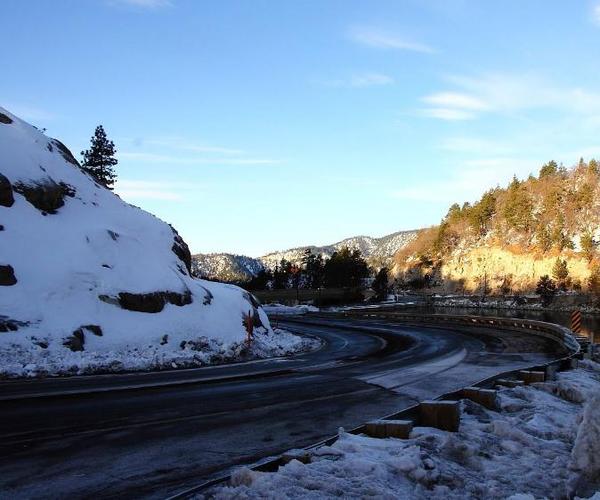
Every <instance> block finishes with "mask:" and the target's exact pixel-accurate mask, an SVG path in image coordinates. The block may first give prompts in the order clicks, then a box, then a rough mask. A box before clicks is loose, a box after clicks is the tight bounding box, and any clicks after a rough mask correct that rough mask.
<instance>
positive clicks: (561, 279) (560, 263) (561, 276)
mask: <svg viewBox="0 0 600 500" xmlns="http://www.w3.org/2000/svg"><path fill="white" fill-rule="evenodd" d="M568 276H569V268H568V266H567V261H566V260H564V259H561V258H560V257H557V258H556V262H554V266H552V277H553V278H554V279H555V280H556V283H557V284H558V287H559V288H560V289H562V290H564V289H565V288H566V281H567V277H568Z"/></svg>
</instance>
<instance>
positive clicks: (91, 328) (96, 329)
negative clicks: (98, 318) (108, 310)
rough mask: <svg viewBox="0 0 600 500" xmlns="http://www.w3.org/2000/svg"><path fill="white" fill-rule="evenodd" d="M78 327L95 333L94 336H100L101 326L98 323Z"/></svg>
mask: <svg viewBox="0 0 600 500" xmlns="http://www.w3.org/2000/svg"><path fill="white" fill-rule="evenodd" d="M79 329H80V330H87V331H88V332H90V333H93V334H94V335H96V337H102V328H100V327H99V326H98V325H82V326H81V327H80V328H79Z"/></svg>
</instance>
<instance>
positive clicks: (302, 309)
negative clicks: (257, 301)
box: [263, 303, 319, 314]
mask: <svg viewBox="0 0 600 500" xmlns="http://www.w3.org/2000/svg"><path fill="white" fill-rule="evenodd" d="M263 309H264V310H265V312H266V313H267V314H306V313H309V312H319V308H318V307H315V306H309V305H305V304H300V305H297V306H284V305H283V304H277V303H273V304H264V305H263Z"/></svg>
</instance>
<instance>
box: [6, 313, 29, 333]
mask: <svg viewBox="0 0 600 500" xmlns="http://www.w3.org/2000/svg"><path fill="white" fill-rule="evenodd" d="M28 324H29V323H26V322H25V321H17V320H16V319H10V318H9V317H8V316H0V332H4V333H6V332H16V331H17V330H18V329H19V327H20V326H27V325H28Z"/></svg>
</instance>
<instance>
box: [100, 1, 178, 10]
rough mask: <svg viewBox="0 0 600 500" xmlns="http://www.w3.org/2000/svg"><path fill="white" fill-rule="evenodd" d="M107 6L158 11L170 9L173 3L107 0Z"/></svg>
mask: <svg viewBox="0 0 600 500" xmlns="http://www.w3.org/2000/svg"><path fill="white" fill-rule="evenodd" d="M108 4H109V5H124V6H129V7H136V8H139V9H160V8H164V7H171V6H172V5H173V2H172V1H171V0H109V2H108Z"/></svg>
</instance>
